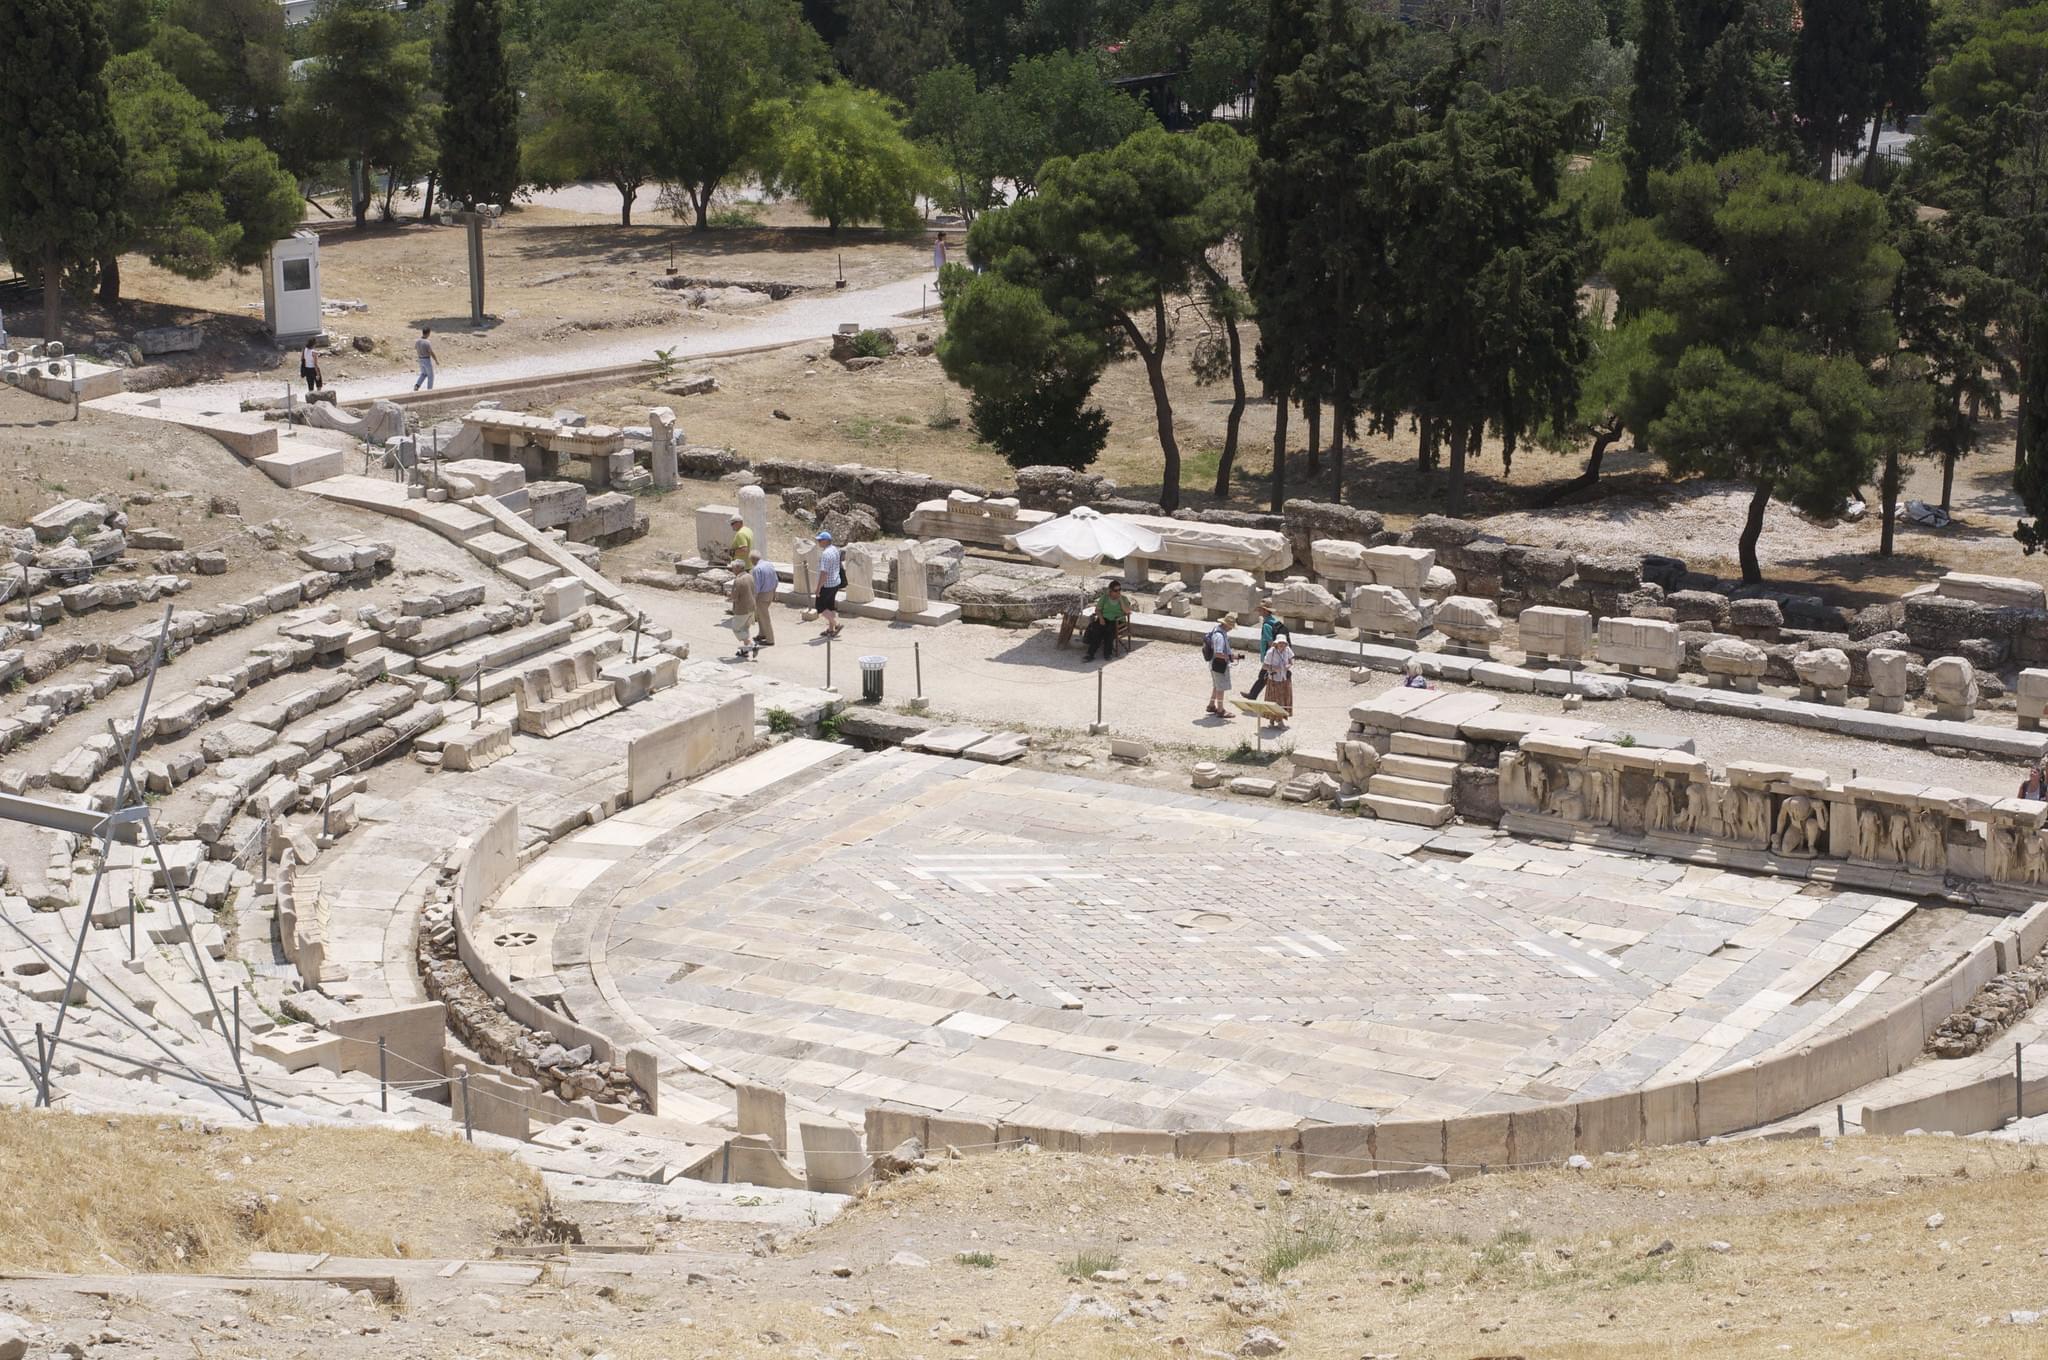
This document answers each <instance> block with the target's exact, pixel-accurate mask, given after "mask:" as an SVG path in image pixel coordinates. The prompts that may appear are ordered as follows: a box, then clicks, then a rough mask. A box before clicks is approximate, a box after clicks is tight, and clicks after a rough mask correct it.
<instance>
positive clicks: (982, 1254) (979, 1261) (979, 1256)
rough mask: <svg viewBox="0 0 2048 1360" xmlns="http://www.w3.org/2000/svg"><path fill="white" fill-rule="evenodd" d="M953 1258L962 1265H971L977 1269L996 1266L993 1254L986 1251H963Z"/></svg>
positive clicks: (991, 1268)
mask: <svg viewBox="0 0 2048 1360" xmlns="http://www.w3.org/2000/svg"><path fill="white" fill-rule="evenodd" d="M953 1259H954V1260H956V1261H958V1262H959V1263H960V1264H961V1265H963V1266H973V1267H975V1268H976V1269H978V1270H994V1269H995V1268H996V1258H995V1256H994V1254H993V1253H990V1252H986V1251H963V1252H961V1253H960V1254H959V1255H958V1256H955V1257H954V1258H953Z"/></svg>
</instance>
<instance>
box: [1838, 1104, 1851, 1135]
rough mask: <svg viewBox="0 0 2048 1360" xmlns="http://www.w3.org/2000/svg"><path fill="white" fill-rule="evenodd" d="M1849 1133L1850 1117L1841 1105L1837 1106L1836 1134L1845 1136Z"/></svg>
mask: <svg viewBox="0 0 2048 1360" xmlns="http://www.w3.org/2000/svg"><path fill="white" fill-rule="evenodd" d="M1848 1131H1849V1116H1848V1114H1847V1113H1846V1112H1845V1111H1844V1110H1843V1109H1842V1107H1841V1106H1840V1105H1837V1106H1835V1132H1836V1133H1844V1134H1845V1133H1847V1132H1848Z"/></svg>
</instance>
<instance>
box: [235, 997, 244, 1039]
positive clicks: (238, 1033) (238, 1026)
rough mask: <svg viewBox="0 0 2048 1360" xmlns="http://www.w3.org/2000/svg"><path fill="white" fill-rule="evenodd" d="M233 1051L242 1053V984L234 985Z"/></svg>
mask: <svg viewBox="0 0 2048 1360" xmlns="http://www.w3.org/2000/svg"><path fill="white" fill-rule="evenodd" d="M235 1051H236V1052H237V1053H239V1052H241V1051H242V984H241V983H239V982H237V983H236V984H235Z"/></svg>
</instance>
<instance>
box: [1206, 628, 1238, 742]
mask: <svg viewBox="0 0 2048 1360" xmlns="http://www.w3.org/2000/svg"><path fill="white" fill-rule="evenodd" d="M1236 626H1237V615H1235V614H1225V615H1224V616H1223V617H1222V618H1220V619H1218V620H1217V621H1216V626H1215V627H1214V628H1211V629H1210V630H1209V634H1208V636H1207V637H1205V638H1203V639H1202V659H1203V660H1204V661H1206V662H1208V663H1209V707H1208V710H1207V711H1208V713H1209V714H1211V715H1212V716H1214V717H1218V718H1227V717H1229V716H1230V714H1229V713H1228V712H1227V711H1226V710H1225V709H1224V707H1223V696H1224V695H1226V694H1228V693H1230V663H1231V662H1233V661H1235V660H1237V657H1236V655H1235V654H1234V653H1233V652H1232V651H1231V650H1230V630H1231V629H1232V628H1235V627H1236Z"/></svg>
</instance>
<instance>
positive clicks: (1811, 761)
mask: <svg viewBox="0 0 2048 1360" xmlns="http://www.w3.org/2000/svg"><path fill="white" fill-rule="evenodd" d="M632 593H633V594H634V596H635V598H636V599H637V600H639V601H640V603H641V606H642V607H643V608H644V609H645V610H646V611H647V614H648V616H649V617H650V618H651V619H654V620H655V621H657V622H660V623H664V624H667V625H668V626H669V627H671V628H673V629H675V630H676V635H677V636H678V637H681V638H687V639H689V641H690V643H691V645H692V649H693V653H694V654H695V655H697V656H700V657H715V656H728V655H730V654H731V652H732V641H731V634H729V633H728V632H726V630H725V629H724V628H723V627H722V626H721V625H720V622H719V621H720V620H721V619H722V618H723V617H724V616H725V607H724V604H723V603H722V602H721V601H719V600H717V599H714V598H713V597H712V596H709V595H700V594H696V593H694V592H684V593H672V592H669V591H662V590H653V589H647V588H635V589H633V592H632ZM775 625H776V640H777V645H776V646H774V647H771V648H768V649H767V650H766V651H764V652H762V654H761V657H760V659H759V660H758V661H753V662H747V663H744V664H746V665H748V666H751V667H754V668H756V669H759V670H761V671H764V672H766V673H768V674H770V675H774V676H778V677H781V678H783V679H787V680H792V681H800V682H802V683H805V684H812V685H819V684H823V683H824V680H825V646H824V644H823V642H821V641H819V640H818V638H817V625H816V624H815V623H809V624H806V623H804V622H802V621H801V619H800V618H799V617H798V614H797V612H796V611H795V610H794V609H786V608H781V607H778V608H777V610H776V614H775ZM1057 636H1058V625H1057V624H1056V623H1053V622H1044V623H1040V624H1037V625H1034V626H1032V627H1029V628H995V627H987V626H982V625H977V624H953V625H949V626H946V627H943V628H919V627H914V626H912V625H908V624H889V623H883V622H880V621H876V620H870V619H853V618H849V619H848V620H847V621H846V633H845V636H844V637H842V638H841V639H840V640H839V641H838V642H837V643H835V644H834V645H833V648H832V680H833V683H834V684H835V685H836V686H837V687H838V689H839V690H840V692H841V693H843V694H857V693H858V689H859V684H860V681H859V666H858V658H859V657H861V656H862V655H865V654H875V655H881V656H886V657H888V658H889V670H888V679H887V685H888V693H887V702H888V703H889V704H890V705H891V706H897V705H900V704H902V703H903V702H904V701H905V700H906V699H908V698H909V697H910V696H911V695H912V694H913V693H915V681H914V678H913V666H912V656H913V652H912V648H913V644H914V645H915V647H916V650H917V652H918V653H921V655H922V660H923V670H924V693H925V697H926V698H928V699H929V700H930V701H931V707H932V711H933V712H934V713H937V714H943V715H949V716H957V717H959V718H962V719H966V720H970V721H974V722H980V723H989V724H996V725H1017V726H1024V727H1038V728H1055V729H1067V730H1085V729H1086V726H1087V724H1089V723H1091V722H1093V721H1094V720H1095V700H1096V674H1097V673H1098V672H1099V673H1100V674H1101V676H1102V706H1103V717H1104V718H1105V720H1106V721H1107V722H1108V723H1109V727H1110V731H1111V732H1112V733H1114V734H1116V735H1119V736H1126V737H1142V738H1144V739H1146V740H1149V741H1153V742H1159V743H1166V744H1171V745H1178V746H1187V747H1193V748H1206V749H1208V750H1212V751H1229V750H1231V749H1233V748H1235V747H1236V746H1237V745H1238V743H1239V742H1240V741H1249V740H1251V737H1252V724H1251V720H1250V719H1249V718H1239V719H1234V720H1231V721H1227V722H1226V721H1223V720H1219V719H1216V718H1210V717H1206V716H1205V715H1204V714H1203V712H1202V706H1203V704H1204V703H1206V702H1207V695H1208V676H1207V673H1206V671H1205V669H1204V667H1203V665H1202V660H1201V656H1200V654H1199V653H1198V652H1197V651H1196V650H1195V649H1194V648H1193V647H1186V646H1182V645H1179V644H1177V643H1171V642H1145V641H1140V642H1138V643H1137V644H1135V645H1134V646H1133V647H1132V649H1131V652H1130V654H1129V655H1127V656H1122V657H1119V658H1117V659H1116V660H1115V661H1112V662H1110V663H1108V664H1107V665H1104V664H1102V663H1099V662H1098V663H1095V664H1092V665H1091V664H1088V663H1086V662H1084V661H1082V659H1081V657H1082V648H1081V645H1080V642H1079V639H1078V638H1077V639H1076V640H1075V642H1074V643H1073V644H1072V645H1071V646H1069V647H1068V648H1067V649H1066V650H1064V651H1062V650H1060V649H1059V648H1058V647H1057V645H1056V639H1057ZM734 664H741V663H734ZM1252 675H1253V671H1252V669H1251V667H1250V665H1249V664H1240V665H1239V667H1238V669H1237V673H1236V675H1235V676H1234V677H1233V678H1234V679H1235V680H1236V682H1237V684H1238V687H1239V688H1240V689H1242V688H1243V687H1245V686H1247V685H1249V684H1250V683H1251V678H1252ZM1395 680H1396V677H1394V676H1390V675H1378V674H1375V675H1374V676H1373V678H1372V679H1371V680H1369V681H1367V682H1365V683H1363V684H1353V683H1352V682H1351V677H1350V671H1349V668H1347V667H1343V666H1335V665H1327V664H1319V663H1316V662H1307V661H1304V662H1301V663H1299V665H1298V667H1297V673H1296V679H1295V685H1294V691H1295V698H1296V703H1295V721H1294V723H1293V724H1292V726H1291V727H1290V728H1289V729H1287V730H1284V731H1277V732H1275V731H1272V730H1270V729H1269V732H1268V740H1269V742H1271V741H1275V740H1277V742H1278V743H1279V744H1280V745H1282V746H1324V745H1327V744H1329V743H1330V742H1332V741H1334V740H1336V739H1337V738H1338V737H1340V736H1342V735H1343V733H1344V730H1345V727H1346V726H1347V725H1348V723H1349V721H1350V719H1349V712H1350V708H1351V706H1352V705H1353V704H1355V703H1358V702H1360V701H1361V700H1363V699H1367V698H1370V697H1372V696H1373V695H1375V694H1379V693H1382V692H1384V691H1385V690H1387V689H1389V688H1391V687H1392V686H1393V685H1394V683H1395ZM1481 692H1483V693H1496V694H1497V693H1498V691H1481ZM1500 697H1501V698H1502V702H1503V703H1504V704H1505V705H1506V706H1507V707H1509V708H1512V709H1517V710H1521V711H1524V712H1533V713H1561V712H1563V705H1562V702H1561V701H1560V700H1557V699H1552V698H1546V697H1542V696H1538V695H1532V694H1516V695H1502V696H1500ZM1578 716H1580V717H1587V718H1597V719H1599V720H1601V721H1605V722H1610V723H1614V724H1616V725H1618V726H1623V727H1631V726H1639V727H1640V728H1641V729H1642V730H1644V731H1645V732H1650V731H1655V732H1667V733H1675V734H1679V735H1683V736H1689V737H1691V738H1692V739H1693V742H1694V744H1695V747H1696V749H1697V750H1698V752H1699V753H1700V754H1701V755H1702V756H1704V757H1706V758H1707V759H1709V760H1711V761H1712V762H1714V763H1715V764H1716V765H1720V764H1725V763H1726V762H1728V761H1730V760H1756V759H1769V760H1783V761H1788V762H1792V763H1796V764H1801V765H1813V766H1818V767H1821V768H1824V769H1826V770H1827V771H1828V772H1829V773H1830V774H1831V775H1833V776H1835V777H1836V778H1838V779H1839V778H1847V777H1849V775H1850V774H1851V772H1852V771H1854V772H1856V773H1860V774H1863V775H1866V776H1883V777H1887V778H1895V779H1924V780H1926V781H1927V782H1928V783H1931V784H1932V783H1939V784H1946V785H1949V786H1952V787H1954V788H1957V789H1961V790H1964V791H1966V792H1971V793H1979V794H1988V795H1992V796H2003V795H2004V794H2007V793H2010V792H2011V791H2012V788H2013V787H2015V786H2016V785H2017V782H2018V778H2019V776H2018V774H2017V773H2016V772H2014V771H2012V770H2011V769H2010V768H2008V767H2007V766H2004V765H2001V764H1998V763H1996V762H1991V761H1979V760H1963V759H1957V758H1953V757H1948V756H1941V755H1936V754H1934V753H1932V752H1930V751H1927V750H1924V749H1920V748H1917V747H1910V746H1897V745H1891V744H1888V743H1885V742H1876V741H1865V740H1863V739H1861V738H1856V737H1837V736H1828V735H1826V734H1824V733H1819V732H1814V731H1811V730H1809V729H1806V728H1795V727H1788V726H1784V725H1781V724H1778V723H1763V722H1755V721H1751V720H1749V719H1745V718H1729V717H1721V716H1716V715H1712V714H1703V713H1697V712H1694V713H1687V712H1681V711H1679V710H1676V709H1669V708H1666V707H1664V706H1663V705H1662V704H1653V703H1647V702H1643V701H1639V700H1632V699H1631V700H1621V701H1617V702H1612V703H1601V704H1588V705H1586V706H1585V707H1583V708H1581V709H1580V710H1579V713H1578Z"/></svg>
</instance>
